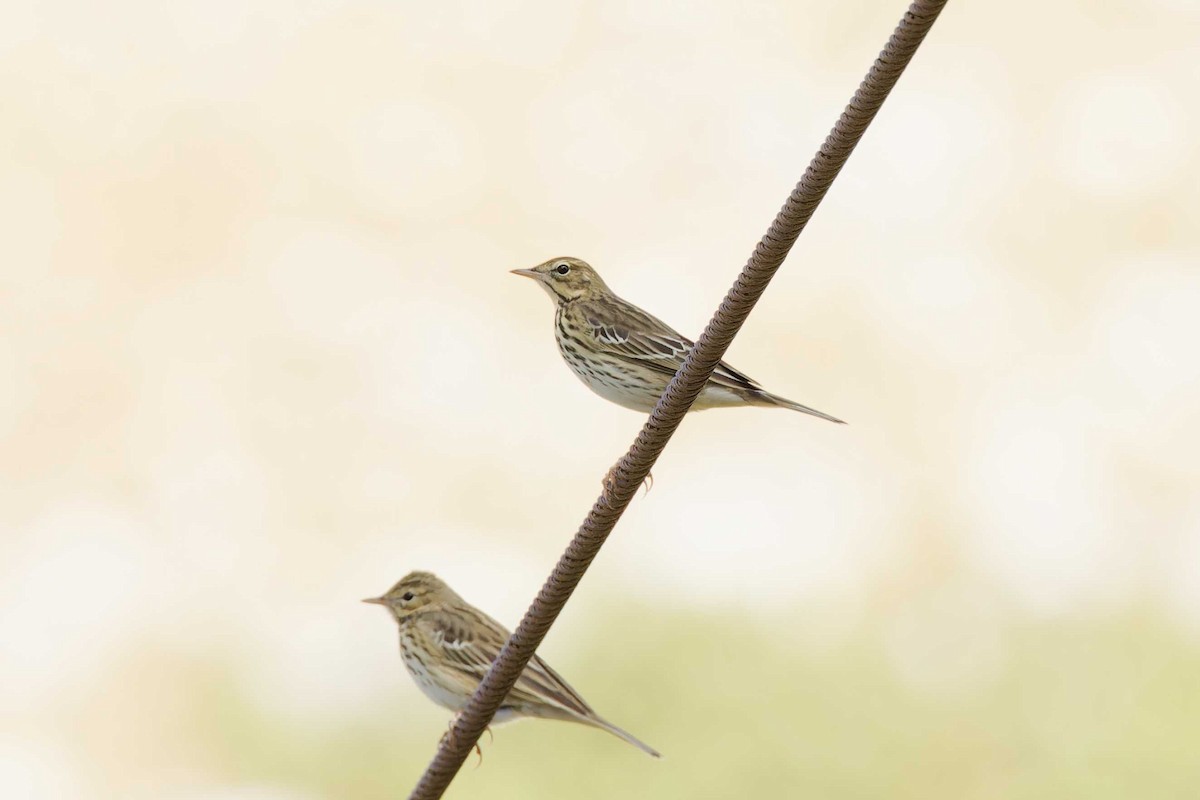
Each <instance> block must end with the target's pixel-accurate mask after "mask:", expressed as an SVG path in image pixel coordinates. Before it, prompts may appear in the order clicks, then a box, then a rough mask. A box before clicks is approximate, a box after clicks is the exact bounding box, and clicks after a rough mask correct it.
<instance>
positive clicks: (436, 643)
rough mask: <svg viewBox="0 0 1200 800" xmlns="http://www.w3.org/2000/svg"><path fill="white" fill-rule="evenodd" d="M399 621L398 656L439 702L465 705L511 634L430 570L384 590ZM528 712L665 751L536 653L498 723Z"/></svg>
mask: <svg viewBox="0 0 1200 800" xmlns="http://www.w3.org/2000/svg"><path fill="white" fill-rule="evenodd" d="M363 602H364V603H375V604H376V605H381V606H383V607H384V608H386V609H387V610H388V611H390V612H391V614H392V617H393V618H394V619H395V620H396V624H397V625H399V626H400V655H401V657H402V658H403V660H404V666H405V667H407V668H408V672H409V674H410V675H412V677H413V680H414V681H416V682H417V686H419V687H421V691H423V692H424V693H425V696H426V697H428V698H429V699H430V700H432V701H433V702H435V703H437V704H438V705H440V706H443V707H445V708H448V709H450V710H451V711H454V712H456V713H457V712H460V711H461V710H462V709H463V707H464V706H466V704H467V700H469V699H470V697H471V695H472V694H474V692H475V689H476V688H477V687H478V686H479V682H480V681H482V680H483V676H484V675H485V674H487V671H488V669H489V668H490V667H491V666H492V662H493V661H495V660H496V658H497V657H498V656H499V655H500V649H501V648H502V647H504V643H505V642H507V641H508V636H509V633H508V631H507V630H505V629H504V626H503V625H501V624H500V623H499V622H496V620H494V619H492V618H491V617H489V616H488V615H487V614H484V613H483V612H482V611H480V610H479V609H477V608H475V607H474V606H472V605H471V604H470V603H468V602H467V601H466V600H463V599H462V598H461V597H460V596H459V595H458V594H457V593H456V592H455V591H454V590H453V589H451V588H450V587H449V586H447V585H446V584H445V583H443V582H442V581H441V580H440V579H439V578H438V577H437V576H436V575H433V574H432V573H429V572H410V573H409V574H408V575H405V576H404V577H403V578H401V579H400V581H399V583H397V584H396V585H395V586H393V587H392V588H391V589H389V590H388V591H387V593H386V594H384V595H382V596H381V597H372V598H369V599H367V600H364V601H363ZM522 717H537V718H541V719H561V720H567V721H568V722H580V723H583V724H584V725H591V726H592V727H594V728H600V729H601V730H605V731H608V732H609V733H611V734H613V735H614V736H617V737H619V738H621V739H624V740H625V741H627V742H629V743H630V744H631V745H633V746H634V747H637V748H639V749H641V750H642V751H644V752H646V753H648V754H650V755H651V756H654V757H655V758H659V753H658V751H656V750H655V749H654V748H652V747H650V746H649V745H647V744H645V743H644V742H641V741H639V740H638V739H636V738H634V737H633V736H632V735H630V734H629V733H627V732H625V731H623V730H621V729H620V728H618V727H617V726H616V725H613V724H612V723H611V722H608V721H607V720H605V719H603V718H601V717H600V716H599V715H598V714H596V712H595V711H593V710H592V707H591V706H589V705H588V704H587V702H586V701H585V700H584V699H583V698H582V697H580V696H579V693H578V692H576V691H575V690H574V689H572V688H571V687H570V686H569V685H568V684H567V682H566V681H564V680H563V679H562V677H561V676H559V674H558V673H557V672H555V671H554V670H552V669H550V665H549V664H547V663H546V662H545V661H543V660H542V659H541V657H539V656H537V655H534V657H533V658H532V659H530V661H529V664H528V665H527V666H526V667H525V670H524V672H522V673H521V677H519V678H518V679H517V682H516V685H514V686H513V688H512V691H510V692H509V693H508V697H506V698H505V699H504V702H503V703H502V704H501V705H500V708H499V710H498V711H497V712H496V716H495V718H494V719H493V722H495V723H502V722H507V721H510V720H514V719H519V718H522Z"/></svg>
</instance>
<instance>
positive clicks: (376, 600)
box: [363, 597, 387, 606]
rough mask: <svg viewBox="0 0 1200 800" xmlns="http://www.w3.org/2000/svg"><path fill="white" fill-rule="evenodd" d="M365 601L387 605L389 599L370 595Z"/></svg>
mask: <svg viewBox="0 0 1200 800" xmlns="http://www.w3.org/2000/svg"><path fill="white" fill-rule="evenodd" d="M363 602H364V603H371V604H372V605H377V606H386V605H387V600H384V599H383V598H382V597H368V598H367V599H366V600H363Z"/></svg>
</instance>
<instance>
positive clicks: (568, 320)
mask: <svg viewBox="0 0 1200 800" xmlns="http://www.w3.org/2000/svg"><path fill="white" fill-rule="evenodd" d="M512 272H513V273H514V274H516V275H524V276H525V277H527V278H532V279H533V280H535V281H537V282H538V285H539V286H541V287H542V288H543V289H545V290H546V293H547V294H549V295H550V299H551V300H553V301H554V304H555V307H556V310H555V314H554V335H555V338H556V339H557V340H558V350H559V352H560V353H562V357H563V359H565V360H566V362H567V365H568V366H569V367H570V368H571V370H572V371H573V372H574V373H575V374H576V375H577V376H579V379H580V380H581V381H583V382H584V383H585V384H586V385H587V387H588V388H589V389H591V390H592V391H593V392H595V393H596V394H598V395H600V396H601V397H603V398H604V399H606V400H611V401H612V402H614V403H616V404H617V405H621V406H624V407H625V408H631V409H633V410H634V411H641V412H642V413H649V412H650V411H651V410H653V409H654V404H655V403H657V402H658V398H659V397H661V396H662V393H663V392H664V391H665V390H666V388H667V384H668V383H669V382H670V380H671V378H672V377H673V376H674V375H675V373H676V372H678V371H679V368H680V367H681V366H682V365H683V360H684V359H685V358H687V354H688V353H689V352H690V351H691V349H692V345H693V344H694V342H692V340H690V339H688V338H687V337H686V336H683V335H682V334H680V333H679V332H678V331H676V330H675V329H674V328H672V327H671V326H670V325H667V324H666V323H665V322H663V321H662V320H660V319H658V318H657V317H655V316H652V315H651V314H648V313H646V312H645V311H643V310H642V309H640V308H638V307H637V306H635V305H633V304H632V303H630V302H627V301H625V300H622V299H621V298H620V297H618V296H617V295H615V294H613V292H612V290H611V289H609V288H608V285H607V284H605V283H604V280H603V279H602V278H601V277H600V276H599V275H598V274H597V273H596V270H594V269H592V267H591V266H590V265H588V263H587V262H585V261H581V260H580V259H578V258H565V257H564V258H552V259H550V260H549V261H546V262H544V263H541V264H538V265H537V266H536V267H534V268H533V269H514V270H513V271H512ZM724 406H775V407H778V408H790V409H792V410H793V411H802V412H804V413H805V414H812V415H813V416H814V417H820V418H821V419H827V420H829V421H830V422H838V423H841V422H842V420H840V419H838V418H837V417H831V416H830V415H828V414H825V413H823V412H821V411H817V410H816V409H813V408H809V407H808V406H803V405H800V404H799V403H796V402H793V401H791V400H788V399H787V398H784V397H780V396H779V395H777V394H772V393H770V392H768V391H767V390H766V389H763V388H762V387H761V386H759V385H758V384H757V383H756V382H755V381H753V380H751V379H750V378H749V377H748V376H747V375H745V374H743V373H741V372H739V371H737V370H736V369H734V368H733V367H731V366H729V365H728V364H726V363H725V362H724V361H722V362H720V363H719V364H717V368H716V370H715V371H714V372H713V374H712V377H711V378H709V381H708V383H707V384H705V386H704V388H703V389H702V390H701V391H700V395H699V396H698V397H697V398H696V402H695V404H693V405H692V410H693V411H702V410H704V409H706V408H721V407H724ZM843 424H844V423H843Z"/></svg>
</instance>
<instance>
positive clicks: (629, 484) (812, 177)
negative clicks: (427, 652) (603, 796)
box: [409, 0, 946, 800]
mask: <svg viewBox="0 0 1200 800" xmlns="http://www.w3.org/2000/svg"><path fill="white" fill-rule="evenodd" d="M945 4H946V0H917V1H916V2H913V3H912V4H911V5H910V6H909V7H908V11H907V12H905V14H904V18H903V19H901V20H900V24H899V26H897V28H896V30H895V31H894V32H893V33H892V36H891V38H889V39H888V42H887V44H886V45H885V46H884V48H883V51H882V52H881V53H880V54H879V57H878V58H877V59H876V60H875V63H874V64H873V65H872V66H871V69H870V71H868V72H867V76H866V78H864V79H863V82H862V83H861V84H860V85H859V87H858V90H857V91H856V92H855V93H854V97H853V98H851V100H850V104H849V105H848V106H846V110H845V111H843V112H842V115H841V117H839V118H838V121H837V122H836V123H835V124H834V126H833V130H832V131H830V133H829V136H828V137H826V139H825V142H824V144H822V145H821V149H820V150H819V151H818V152H817V154H816V155H815V156H814V157H813V160H812V162H811V163H809V165H808V169H807V170H805V172H804V177H802V178H801V179H800V182H799V183H798V184H797V185H796V188H795V189H793V190H792V193H791V195H790V196H789V197H788V199H787V202H785V203H784V205H783V208H782V209H781V210H780V211H779V214H778V215H777V216H776V217H775V221H774V222H772V223H771V227H770V229H769V230H768V231H767V233H766V235H765V236H763V238H762V241H760V242H759V243H758V246H757V247H756V248H755V250H754V253H753V255H751V257H750V260H749V261H748V262H747V263H746V266H745V267H744V268H743V269H742V272H741V274H740V275H738V277H737V280H736V281H735V282H734V284H733V287H732V288H731V289H730V290H729V293H728V294H727V295H726V296H725V299H724V300H723V301H722V302H721V306H720V308H718V309H717V312H716V314H715V315H714V316H713V318H712V320H711V321H710V322H709V323H708V326H707V327H706V328H705V329H704V333H703V334H701V335H700V338H699V339H697V340H696V345H695V347H693V348H692V351H691V353H690V354H689V355H688V357H687V360H686V361H685V362H684V364H683V366H682V367H681V368H680V370H679V372H678V373H677V374H676V375H675V377H674V378H673V379H672V380H671V383H670V385H668V386H667V389H666V391H665V392H664V393H663V396H662V397H661V398H660V399H659V401H658V404H657V405H656V406H655V407H654V411H653V412H652V413H651V414H650V418H649V419H648V420H647V421H646V424H645V426H644V427H643V428H642V430H641V432H640V433H639V434H638V436H637V439H635V440H634V442H633V445H632V446H631V447H630V448H629V451H628V452H627V453H626V454H625V455H624V456H623V457H622V458H621V460H620V461H618V462H617V465H616V467H615V470H614V472H613V480H612V481H611V483H610V484H609V485H608V486H607V487H606V488H605V490H604V492H603V493H602V494H601V495H600V497H599V499H597V500H596V503H595V505H593V506H592V509H591V511H589V512H588V515H587V518H586V519H585V520H584V521H583V524H582V525H581V526H580V528H579V530H578V531H577V532H576V534H575V538H574V539H572V540H571V543H570V544H569V545H568V546H567V549H566V552H564V553H563V554H562V557H561V558H560V559H559V561H558V564H557V565H556V566H555V567H554V571H553V572H552V573H551V574H550V577H549V579H547V581H546V583H545V585H544V586H542V589H541V591H540V592H539V593H538V596H537V597H536V598H534V601H533V604H532V605H531V606H530V607H529V610H528V611H527V612H525V617H524V618H523V619H522V620H521V624H520V625H518V626H517V629H516V631H514V632H513V635H512V637H511V638H510V639H509V640H508V643H507V644H505V646H504V649H503V650H502V651H501V652H500V655H499V657H498V658H497V659H496V661H495V662H494V663H493V664H492V668H491V669H490V670H489V671H488V674H487V675H486V676H484V679H483V681H482V682H481V683H480V684H479V688H478V689H477V690H476V691H475V694H474V695H473V696H472V697H471V700H470V701H469V702H468V703H467V706H466V707H465V708H464V709H463V711H462V713H461V714H460V715H459V717H458V720H457V721H456V723H455V724H454V727H453V729H452V735H450V736H447V737H446V738H445V739H444V740H443V741H442V744H441V746H440V747H439V748H438V751H437V755H435V756H434V758H433V761H432V762H430V764H429V766H428V768H426V770H425V774H424V775H422V776H421V780H420V781H419V782H418V783H417V785H416V787H415V788H414V789H413V791H412V794H411V795H409V798H410V800H436V798H440V797H441V796H442V794H443V793H444V792H445V791H446V788H447V787H448V786H449V785H450V781H451V780H453V779H454V776H455V775H456V774H457V773H458V770H459V768H460V767H462V765H463V762H464V761H465V760H466V757H467V754H468V753H470V752H471V750H472V748H473V747H474V746H475V742H476V741H477V740H478V739H479V737H480V735H481V734H482V733H483V730H484V728H486V727H487V725H488V723H489V722H491V720H492V717H493V716H494V715H495V713H496V709H497V708H498V707H499V706H500V703H501V701H503V699H504V698H505V697H506V696H507V695H508V692H509V691H510V690H511V689H512V687H513V684H514V683H516V680H517V677H518V676H520V674H521V671H522V670H523V669H524V668H525V665H526V664H527V663H529V659H530V658H532V657H533V653H534V651H535V650H536V649H537V647H538V645H540V644H541V643H542V639H543V638H544V637H545V635H546V632H547V631H549V630H550V626H551V625H552V624H554V620H555V619H556V618H557V617H558V614H559V612H561V611H562V609H563V606H564V605H566V602H567V599H568V598H570V596H571V593H572V592H574V591H575V587H576V586H578V585H579V581H580V579H581V578H582V577H583V573H584V572H585V571H586V570H587V568H588V566H589V565H590V564H591V563H592V559H594V558H595V557H596V554H597V553H599V552H600V547H601V546H602V545H603V544H604V541H605V539H607V538H608V535H609V534H610V533H611V532H612V529H613V527H614V526H615V525H616V524H617V520H619V519H620V518H621V514H623V513H624V511H625V508H626V506H628V505H629V501H630V500H632V499H633V496H634V494H635V493H636V492H637V489H638V487H639V486H641V484H642V481H643V479H645V477H646V476H647V475H648V474H649V473H650V469H651V467H653V466H654V462H655V461H657V460H658V456H659V454H661V453H662V451H663V448H665V447H666V445H667V442H668V441H669V440H670V438H671V436H672V434H674V433H675V429H676V428H677V427H679V423H680V422H681V421H682V420H683V417H684V414H686V413H687V411H688V409H689V408H691V405H692V403H693V401H695V399H696V396H697V395H698V394H699V393H700V389H701V388H702V387H703V386H704V384H705V383H706V382H707V381H708V378H709V376H710V375H712V371H713V369H714V368H715V367H716V364H717V362H718V361H720V360H721V357H722V356H724V354H725V350H726V349H727V348H728V347H729V343H730V342H731V341H733V337H734V335H736V334H737V332H738V330H739V329H740V328H741V327H742V324H743V323H744V322H745V321H746V318H747V317H748V316H749V315H750V311H751V310H752V309H753V308H754V305H755V303H757V302H758V299H759V298H760V297H761V296H762V293H763V292H764V291H765V290H766V288H767V284H768V283H769V282H770V281H771V278H772V277H773V276H774V275H775V272H776V271H777V270H778V269H779V265H780V264H782V263H783V259H784V258H785V257H786V256H787V254H788V251H789V250H791V248H792V245H793V244H794V243H795V241H796V238H797V237H798V236H799V235H800V232H801V231H802V230H804V226H805V225H806V224H808V220H809V219H810V218H811V217H812V215H813V212H814V211H815V210H816V208H817V206H818V205H819V204H820V202H821V200H822V199H823V198H824V197H825V193H826V192H827V191H828V190H829V186H830V184H832V183H833V179H834V178H836V177H837V175H838V173H839V172H840V171H841V169H842V167H843V166H844V165H845V163H846V160H847V159H848V158H849V157H850V153H851V152H852V151H853V150H854V147H855V145H857V144H858V142H859V140H860V139H861V138H862V135H863V132H864V131H865V130H866V129H867V126H868V125H870V124H871V120H873V119H874V118H875V114H876V112H878V111H879V108H880V106H882V105H883V101H884V100H885V99H887V96H888V93H890V92H891V90H892V87H893V86H895V85H896V81H897V80H899V78H900V75H901V73H902V72H904V68H905V67H906V66H908V62H909V61H910V60H911V59H912V56H913V54H914V53H915V52H916V50H917V48H918V47H919V46H920V44H921V42H922V41H923V40H924V39H925V35H926V34H927V33H928V32H929V29H930V28H931V27H932V26H933V23H934V21H935V20H936V19H937V17H938V14H940V13H941V11H942V8H943V6H945Z"/></svg>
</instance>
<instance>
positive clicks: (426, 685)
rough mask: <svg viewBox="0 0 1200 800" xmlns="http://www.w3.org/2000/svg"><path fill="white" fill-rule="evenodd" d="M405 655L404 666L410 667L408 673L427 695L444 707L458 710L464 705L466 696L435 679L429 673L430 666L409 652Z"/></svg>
mask: <svg viewBox="0 0 1200 800" xmlns="http://www.w3.org/2000/svg"><path fill="white" fill-rule="evenodd" d="M403 655H404V666H405V667H407V668H408V673H409V674H410V675H412V677H413V680H414V681H415V682H416V684H417V686H419V687H420V688H421V691H422V692H424V693H425V696H426V697H428V698H429V699H430V700H432V701H433V702H435V703H437V704H438V705H439V706H441V707H442V708H448V709H450V710H451V711H458V710H460V709H461V708H462V707H463V705H464V703H465V698H463V697H462V696H461V695H459V694H456V693H455V692H452V691H450V690H449V689H447V688H445V687H444V686H443V685H442V683H441V682H440V681H438V680H435V679H434V677H433V676H432V675H430V674H429V670H428V668H426V666H425V665H424V664H423V663H421V661H420V660H419V659H417V658H413V657H412V656H410V655H408V654H407V653H404V654H403Z"/></svg>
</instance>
